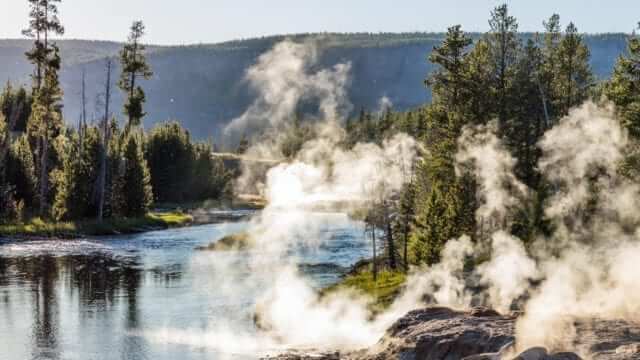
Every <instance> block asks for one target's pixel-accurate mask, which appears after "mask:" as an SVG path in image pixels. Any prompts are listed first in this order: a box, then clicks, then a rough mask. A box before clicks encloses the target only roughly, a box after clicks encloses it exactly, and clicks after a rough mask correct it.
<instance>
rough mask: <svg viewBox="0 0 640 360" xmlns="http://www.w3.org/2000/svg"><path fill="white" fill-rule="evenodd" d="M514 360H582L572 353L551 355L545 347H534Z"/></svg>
mask: <svg viewBox="0 0 640 360" xmlns="http://www.w3.org/2000/svg"><path fill="white" fill-rule="evenodd" d="M513 360H582V358H580V356H578V355H576V354H575V353H572V352H559V353H554V354H549V352H548V351H547V349H545V348H543V347H533V348H530V349H527V350H525V351H523V352H522V353H520V355H518V356H516V357H515V358H513Z"/></svg>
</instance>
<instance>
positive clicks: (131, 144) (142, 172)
mask: <svg viewBox="0 0 640 360" xmlns="http://www.w3.org/2000/svg"><path fill="white" fill-rule="evenodd" d="M123 161H124V169H123V170H124V171H123V173H122V179H121V187H120V189H119V190H120V191H121V194H122V197H121V199H120V201H122V202H121V204H120V210H121V212H122V214H121V215H123V216H126V217H135V216H142V215H144V214H146V213H147V211H148V210H149V207H150V206H151V203H152V201H153V192H152V190H151V189H152V188H151V179H150V175H149V168H148V166H147V162H146V160H145V159H144V154H143V151H142V144H140V142H139V140H138V136H135V135H133V134H131V135H129V136H127V138H126V140H125V146H124V159H123Z"/></svg>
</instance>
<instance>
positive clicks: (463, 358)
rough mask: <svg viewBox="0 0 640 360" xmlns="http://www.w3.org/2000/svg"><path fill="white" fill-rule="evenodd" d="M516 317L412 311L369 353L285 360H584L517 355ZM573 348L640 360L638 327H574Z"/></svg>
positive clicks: (610, 358) (594, 355)
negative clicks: (515, 353) (515, 345)
mask: <svg viewBox="0 0 640 360" xmlns="http://www.w3.org/2000/svg"><path fill="white" fill-rule="evenodd" d="M516 319H517V316H516V315H501V314H498V313H497V312H495V311H493V310H490V309H486V308H475V309H472V310H469V311H456V310H452V309H449V308H445V307H429V308H424V309H420V310H414V311H411V312H409V313H408V314H407V315H405V316H403V317H402V318H400V319H398V320H397V321H396V322H395V323H394V324H393V325H392V326H391V327H390V328H389V329H388V330H387V332H386V334H385V336H384V337H383V338H382V339H381V340H380V341H379V342H378V343H377V344H376V345H375V346H373V347H371V348H370V349H365V350H361V351H355V352H348V353H337V352H331V353H325V354H308V353H294V352H292V353H288V354H284V355H280V356H278V357H276V358H277V359H284V360H338V359H348V360H384V359H400V360H581V359H582V358H581V357H580V356H578V355H577V354H576V353H574V352H556V353H552V352H550V351H548V350H547V349H545V348H543V347H534V348H530V349H528V350H526V351H523V352H521V353H519V354H517V355H514V350H515V349H514V343H515V334H514V327H515V322H516ZM574 325H575V328H576V336H575V340H574V343H573V345H572V346H573V349H571V350H574V349H575V350H576V352H579V353H582V354H588V358H589V359H592V360H623V359H624V360H640V324H636V323H634V322H632V321H623V320H616V321H609V320H589V321H582V322H577V323H575V324H574Z"/></svg>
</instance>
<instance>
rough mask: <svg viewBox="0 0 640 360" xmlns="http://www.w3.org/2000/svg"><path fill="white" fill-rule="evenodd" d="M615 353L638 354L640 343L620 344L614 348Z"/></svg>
mask: <svg viewBox="0 0 640 360" xmlns="http://www.w3.org/2000/svg"><path fill="white" fill-rule="evenodd" d="M616 354H621V355H640V344H627V345H621V346H618V347H617V348H616Z"/></svg>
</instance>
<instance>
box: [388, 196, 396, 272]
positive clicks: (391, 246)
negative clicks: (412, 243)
mask: <svg viewBox="0 0 640 360" xmlns="http://www.w3.org/2000/svg"><path fill="white" fill-rule="evenodd" d="M385 222H386V228H387V229H386V232H387V234H386V235H387V256H388V257H389V267H390V268H391V270H395V269H396V245H395V242H394V239H393V232H392V231H391V217H390V216H389V209H388V208H387V209H386V210H385Z"/></svg>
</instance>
